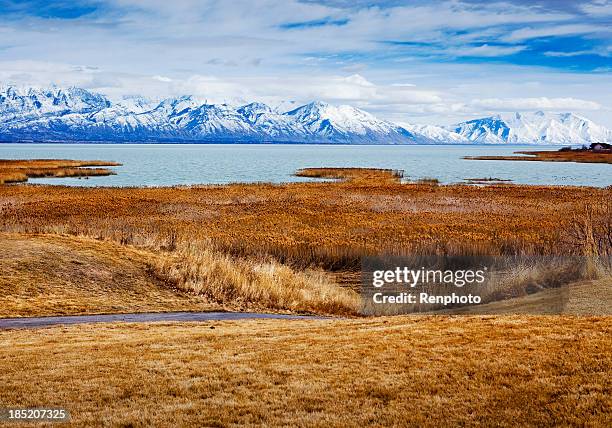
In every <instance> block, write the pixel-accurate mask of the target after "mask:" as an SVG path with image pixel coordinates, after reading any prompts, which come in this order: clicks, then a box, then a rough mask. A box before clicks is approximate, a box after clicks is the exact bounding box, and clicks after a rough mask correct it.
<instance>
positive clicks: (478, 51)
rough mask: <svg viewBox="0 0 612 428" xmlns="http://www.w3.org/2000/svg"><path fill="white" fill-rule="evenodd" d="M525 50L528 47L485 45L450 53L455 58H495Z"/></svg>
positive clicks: (455, 50)
mask: <svg viewBox="0 0 612 428" xmlns="http://www.w3.org/2000/svg"><path fill="white" fill-rule="evenodd" d="M525 49H526V46H491V45H488V44H486V43H485V44H483V45H481V46H474V47H463V48H461V47H460V48H457V49H449V51H448V52H449V53H451V54H452V55H455V56H475V57H490V58H493V57H498V56H504V55H512V54H515V53H518V52H520V51H523V50H525Z"/></svg>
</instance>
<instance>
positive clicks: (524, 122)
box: [452, 111, 612, 145]
mask: <svg viewBox="0 0 612 428" xmlns="http://www.w3.org/2000/svg"><path fill="white" fill-rule="evenodd" d="M452 131H454V132H456V133H457V134H459V135H461V136H462V137H464V138H465V139H466V140H467V141H469V142H472V143H489V144H567V145H582V144H587V145H588V144H590V143H594V142H608V141H611V140H612V132H611V131H610V130H608V129H606V128H604V127H602V126H599V125H596V124H595V123H593V122H592V121H590V120H588V119H586V118H584V117H581V116H578V115H576V114H573V113H551V112H543V111H536V112H526V113H511V114H505V115H497V116H491V117H486V118H482V119H475V120H470V121H467V122H462V123H459V124H457V125H455V126H454V127H453V128H452Z"/></svg>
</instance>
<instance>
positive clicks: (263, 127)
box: [0, 85, 612, 145]
mask: <svg viewBox="0 0 612 428" xmlns="http://www.w3.org/2000/svg"><path fill="white" fill-rule="evenodd" d="M290 107H292V108H290ZM0 140H3V141H24V140H37V141H38V140H40V141H75V140H78V141H227V142H240V141H242V142H262V141H265V142H301V143H344V144H416V143H431V144H449V143H451V144H452V143H455V144H457V143H458V144H479V143H490V144H533V143H539V144H572V145H579V144H589V143H592V142H609V141H612V133H611V131H609V130H607V129H606V128H604V127H602V126H598V125H596V124H594V123H593V122H591V121H590V120H588V119H585V118H583V117H581V116H578V115H575V114H572V113H549V112H543V111H537V112H532V113H512V114H503V115H495V116H490V117H485V118H481V119H475V120H470V121H466V122H463V123H460V124H457V125H455V126H453V127H438V126H433V125H411V124H406V125H402V126H399V125H397V124H394V123H391V122H387V121H384V120H380V119H377V118H376V117H374V116H373V115H372V114H370V113H368V112H365V111H363V110H360V109H358V108H355V107H352V106H350V105H338V106H336V105H332V104H329V103H326V102H323V101H313V102H311V103H308V104H305V105H301V106H298V105H297V103H296V102H295V101H288V102H280V103H277V104H276V105H275V107H274V108H271V107H270V106H268V105H266V104H263V103H261V102H252V103H244V102H242V103H240V104H238V103H226V102H223V103H217V104H214V103H209V102H208V101H207V100H206V99H201V98H196V97H194V96H191V95H185V96H180V97H174V98H167V99H164V100H161V101H157V100H149V99H146V98H143V97H139V96H128V97H123V98H122V99H120V100H118V102H116V103H114V102H112V101H110V100H109V99H108V98H106V97H105V96H104V95H100V94H97V93H94V92H90V91H88V90H86V89H82V88H75V87H71V88H61V87H57V86H52V87H49V88H36V87H15V86H7V85H5V86H2V87H1V88H0Z"/></svg>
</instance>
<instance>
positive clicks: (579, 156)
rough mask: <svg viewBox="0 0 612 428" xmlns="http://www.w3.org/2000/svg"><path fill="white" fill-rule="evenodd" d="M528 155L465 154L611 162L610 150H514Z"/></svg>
mask: <svg viewBox="0 0 612 428" xmlns="http://www.w3.org/2000/svg"><path fill="white" fill-rule="evenodd" d="M515 153H518V154H523V155H528V156H466V157H465V158H464V159H472V160H510V161H544V162H578V163H612V151H611V150H605V151H592V150H566V151H550V150H545V151H528V152H515Z"/></svg>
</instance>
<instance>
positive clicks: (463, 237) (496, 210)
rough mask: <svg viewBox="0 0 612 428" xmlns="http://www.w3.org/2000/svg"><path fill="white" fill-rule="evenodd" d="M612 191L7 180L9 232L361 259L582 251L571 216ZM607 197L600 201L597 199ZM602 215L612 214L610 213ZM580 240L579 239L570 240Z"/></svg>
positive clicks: (0, 226) (339, 263)
mask: <svg viewBox="0 0 612 428" xmlns="http://www.w3.org/2000/svg"><path fill="white" fill-rule="evenodd" d="M611 197H612V189H595V188H573V187H566V188H564V187H546V186H485V187H474V186H468V185H454V186H431V185H426V184H400V183H388V182H385V183H377V182H376V181H373V182H363V183H362V182H351V181H349V182H334V183H294V184H286V185H269V184H250V185H242V184H237V185H229V186H202V187H179V188H143V189H135V188H64V187H54V186H45V187H42V186H2V187H0V230H4V231H15V232H41V233H42V232H52V233H66V234H71V235H85V236H90V237H94V238H99V239H111V240H113V241H116V242H120V243H127V244H134V245H137V246H141V247H147V248H156V249H159V248H166V249H174V248H176V246H177V245H179V244H180V243H181V242H190V241H207V242H210V243H211V244H212V245H213V246H214V248H215V249H217V250H220V251H223V252H226V253H229V254H232V255H235V256H248V257H264V258H265V257H272V258H275V259H276V260H278V261H279V262H281V263H287V264H293V265H299V266H302V267H303V266H311V265H316V266H321V267H324V268H326V269H330V270H339V269H347V268H348V269H355V268H357V267H358V266H359V260H360V257H361V256H363V255H368V254H380V253H381V252H390V253H399V254H403V253H411V252H416V253H436V254H440V253H442V254H487V255H497V254H517V253H518V254H521V253H531V254H551V253H560V254H573V253H576V252H579V251H581V246H582V245H583V242H577V241H576V240H575V239H574V237H572V236H570V233H569V232H570V230H571V229H572V228H573V227H574V217H576V216H578V217H579V216H580V214H581V213H582V212H585V207H586V206H589V207H592V208H593V212H594V214H593V215H594V216H595V217H596V218H599V217H601V218H606V216H608V215H609V214H607V213H606V210H605V207H603V206H602V204H603V201H606V200H609V199H610V198H611ZM600 206H602V207H603V208H601V209H600ZM602 216H603V217H602ZM570 238H571V239H570Z"/></svg>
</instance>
